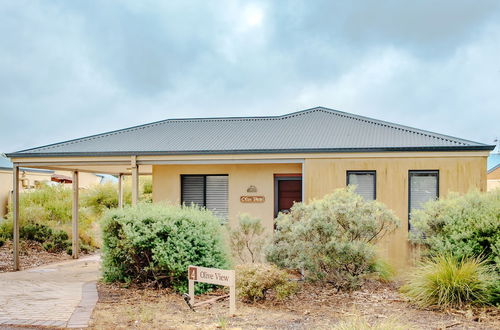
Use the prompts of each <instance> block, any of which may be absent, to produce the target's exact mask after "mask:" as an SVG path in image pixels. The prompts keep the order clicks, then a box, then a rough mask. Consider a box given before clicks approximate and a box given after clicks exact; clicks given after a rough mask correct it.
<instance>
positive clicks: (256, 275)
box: [236, 264, 298, 302]
mask: <svg viewBox="0 0 500 330" xmlns="http://www.w3.org/2000/svg"><path fill="white" fill-rule="evenodd" d="M288 277H289V276H288V273H287V272H286V271H284V270H281V269H279V268H278V267H276V266H275V265H269V264H242V265H238V266H236V289H237V292H238V296H239V297H240V299H242V300H243V301H245V302H255V301H257V300H265V299H266V298H268V297H269V293H270V292H273V293H274V298H275V299H277V300H283V299H285V298H288V297H289V296H290V295H292V294H294V293H295V292H297V289H298V287H297V283H295V282H290V281H289V280H288Z"/></svg>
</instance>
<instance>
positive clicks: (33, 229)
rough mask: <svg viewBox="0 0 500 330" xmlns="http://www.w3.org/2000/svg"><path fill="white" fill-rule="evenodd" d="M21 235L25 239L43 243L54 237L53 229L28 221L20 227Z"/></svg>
mask: <svg viewBox="0 0 500 330" xmlns="http://www.w3.org/2000/svg"><path fill="white" fill-rule="evenodd" d="M19 236H20V237H21V238H24V239H28V240H32V241H37V242H40V243H43V242H45V241H48V240H50V238H51V237H52V229H50V228H49V227H47V226H46V225H39V224H38V223H34V224H32V223H28V224H26V225H24V226H23V227H21V228H19Z"/></svg>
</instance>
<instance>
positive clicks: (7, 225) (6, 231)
mask: <svg viewBox="0 0 500 330" xmlns="http://www.w3.org/2000/svg"><path fill="white" fill-rule="evenodd" d="M12 232H13V226H12V221H8V220H6V219H0V237H1V238H3V240H4V241H7V240H9V239H12Z"/></svg>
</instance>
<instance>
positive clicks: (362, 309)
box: [91, 281, 500, 329]
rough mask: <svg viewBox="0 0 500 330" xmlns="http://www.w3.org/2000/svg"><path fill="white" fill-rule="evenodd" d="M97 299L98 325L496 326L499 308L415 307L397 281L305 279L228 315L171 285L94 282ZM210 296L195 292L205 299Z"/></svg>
mask: <svg viewBox="0 0 500 330" xmlns="http://www.w3.org/2000/svg"><path fill="white" fill-rule="evenodd" d="M98 290H99V302H98V304H97V306H96V308H95V310H94V314H93V317H92V321H91V327H92V328H94V329H103V328H106V329H107V328H129V327H134V328H143V329H146V328H175V329H178V328H187V329H195V328H226V327H227V328H232V327H239V328H244V329H248V328H275V329H276V328H292V329H304V328H308V329H312V328H331V327H332V326H334V325H335V324H338V323H339V322H343V321H348V320H352V319H357V320H359V319H362V320H366V321H368V322H369V323H370V324H373V323H379V322H395V323H398V324H401V325H403V326H405V327H408V328H414V329H429V328H433V329H463V328H474V329H498V328H500V311H499V309H498V308H493V307H490V308H481V309H466V310H447V311H444V312H443V311H434V310H420V309H416V308H414V307H413V306H411V305H410V304H409V303H408V302H407V301H406V300H405V299H404V298H402V297H401V295H400V294H399V293H398V291H397V288H396V285H394V284H384V283H380V282H376V281H373V282H369V283H367V284H366V285H364V286H363V289H362V290H360V291H356V292H353V293H351V294H348V293H337V292H336V291H335V290H334V289H331V288H328V287H324V286H314V285H311V284H304V285H303V287H302V290H301V291H300V293H299V294H298V295H296V296H295V297H293V298H291V299H289V300H287V301H284V302H282V303H275V302H270V301H265V302H262V303H257V304H253V305H250V304H244V303H241V302H238V303H237V315H236V316H234V317H230V316H228V302H227V301H222V302H218V303H215V304H213V305H210V306H203V307H200V308H199V309H198V310H197V311H196V312H192V311H190V309H189V308H188V306H187V305H186V303H185V302H184V300H183V298H182V297H181V296H180V295H179V294H176V293H172V292H171V291H170V290H156V289H139V288H123V287H120V286H118V285H110V284H99V287H98ZM208 298H209V296H208V295H206V296H205V297H200V299H208Z"/></svg>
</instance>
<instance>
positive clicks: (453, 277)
mask: <svg viewBox="0 0 500 330" xmlns="http://www.w3.org/2000/svg"><path fill="white" fill-rule="evenodd" d="M499 280H500V278H499V276H498V274H497V273H495V272H494V271H493V270H492V267H491V266H488V265H486V264H485V263H484V261H480V260H479V259H478V258H468V259H462V260H458V259H457V258H455V257H452V256H436V257H433V258H430V259H428V260H427V261H425V262H424V263H422V264H421V265H420V266H419V267H418V268H416V270H415V271H413V272H412V274H411V275H410V277H409V279H408V283H407V284H406V285H404V286H403V287H402V288H401V291H402V292H403V293H404V294H405V295H406V296H407V297H408V298H409V299H410V300H411V301H413V302H414V303H415V304H417V305H418V306H420V307H429V306H439V307H462V306H464V305H466V304H486V303H488V302H489V301H491V299H492V295H493V287H492V284H494V283H498V281H499Z"/></svg>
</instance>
